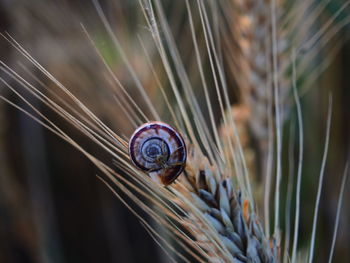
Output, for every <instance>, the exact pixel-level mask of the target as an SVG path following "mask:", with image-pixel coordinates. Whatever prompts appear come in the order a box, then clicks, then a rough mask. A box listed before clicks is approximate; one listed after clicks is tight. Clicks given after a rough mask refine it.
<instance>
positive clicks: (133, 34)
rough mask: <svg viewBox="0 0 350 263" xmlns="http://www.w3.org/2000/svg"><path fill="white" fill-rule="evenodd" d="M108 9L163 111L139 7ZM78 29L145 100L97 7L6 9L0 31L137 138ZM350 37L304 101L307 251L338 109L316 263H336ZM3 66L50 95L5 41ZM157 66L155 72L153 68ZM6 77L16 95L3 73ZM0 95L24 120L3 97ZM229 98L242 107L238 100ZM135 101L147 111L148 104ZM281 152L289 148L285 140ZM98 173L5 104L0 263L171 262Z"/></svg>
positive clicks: (60, 4)
mask: <svg viewBox="0 0 350 263" xmlns="http://www.w3.org/2000/svg"><path fill="white" fill-rule="evenodd" d="M100 2H101V5H102V7H103V10H104V11H105V12H106V15H107V17H108V19H109V21H110V23H111V25H112V27H113V30H115V33H116V35H117V36H118V37H119V39H120V41H121V43H122V45H123V46H124V47H125V48H126V53H127V54H128V55H129V58H130V60H131V62H132V64H133V66H134V67H135V68H136V69H137V72H138V74H139V76H141V79H142V81H143V83H146V84H145V86H146V88H147V92H148V93H149V94H150V96H151V97H152V98H154V99H155V100H156V99H157V96H159V94H158V93H159V92H158V91H157V90H156V89H155V88H154V87H155V85H154V80H153V79H152V78H151V77H150V75H151V73H150V72H149V71H147V70H143V68H144V64H145V62H144V60H143V59H141V56H142V54H141V53H142V52H141V51H140V49H139V48H138V45H136V44H135V43H137V41H138V40H137V37H138V36H141V37H143V34H144V35H146V34H147V30H146V29H145V28H144V27H143V24H144V22H143V20H142V14H141V13H140V11H139V6H138V4H137V1H136V0H135V1H133V0H130V1H107V0H106V1H100ZM174 2H175V1H174ZM174 2H170V1H164V4H165V8H167V9H166V10H168V12H169V19H170V21H173V23H172V26H173V27H174V30H175V32H177V33H178V34H177V35H176V34H175V38H176V37H177V38H178V40H179V43H180V45H183V46H185V45H186V41H185V38H186V37H184V36H181V32H182V30H183V27H185V28H186V25H183V24H182V21H181V15H180V14H181V11H182V9H181V7H177V6H176V5H175V4H174ZM81 24H83V25H84V26H85V27H86V29H87V30H88V32H89V33H90V34H91V35H92V36H93V38H94V39H95V40H96V41H97V42H96V43H98V44H99V45H100V46H99V47H98V48H99V49H100V50H101V52H102V54H103V55H104V56H105V57H107V59H108V60H109V64H110V65H111V67H112V69H113V71H114V72H115V73H116V74H117V75H118V76H119V77H120V79H121V81H122V82H123V83H124V84H125V85H126V86H127V87H130V90H131V94H133V95H134V96H136V97H137V94H138V93H137V90H136V89H135V87H132V85H133V84H132V81H131V80H130V77H129V76H128V75H127V74H126V70H125V65H124V64H123V62H122V60H121V59H120V54H116V53H115V51H114V49H113V45H112V43H111V41H110V39H109V38H108V36H107V35H106V33H105V31H104V29H103V26H102V24H101V21H100V19H99V17H98V15H97V14H96V10H95V9H94V6H93V5H92V3H91V2H90V1H84V0H79V1H68V0H67V1H64V0H62V1H34V0H31V1H25V0H14V1H6V0H0V31H1V32H9V33H10V35H11V36H12V37H14V38H15V39H16V41H18V42H19V43H21V45H23V46H24V47H25V48H26V49H27V50H28V52H29V53H30V54H31V55H32V56H33V57H34V58H35V59H37V60H38V61H39V62H40V63H41V64H42V65H43V66H44V67H45V68H46V69H47V70H48V71H49V72H51V73H52V74H53V75H54V76H55V77H56V78H57V79H58V80H59V81H60V82H62V83H63V84H64V85H65V86H66V87H68V88H69V89H70V90H71V91H72V92H73V93H74V94H75V95H76V96H77V97H78V98H79V99H81V100H82V101H83V102H84V103H86V105H88V106H89V108H90V109H91V110H92V111H93V112H95V113H96V114H97V115H98V116H99V117H100V118H101V119H102V120H103V121H105V122H106V123H107V124H108V125H110V127H112V128H113V129H114V130H115V131H117V132H119V133H121V134H125V135H126V136H129V135H130V133H131V132H132V127H130V125H128V124H127V123H128V122H127V121H126V119H125V116H123V115H122V114H121V110H120V107H119V105H118V104H117V103H116V101H115V100H114V99H113V96H111V94H112V93H111V90H113V86H112V85H111V84H110V81H109V79H108V78H106V77H105V72H104V70H103V69H102V68H103V66H102V64H101V62H100V59H99V57H98V55H97V54H96V53H94V50H93V47H92V46H91V43H89V40H88V38H87V37H86V35H85V34H84V32H83V30H82V27H81ZM349 37H350V27H349V26H348V27H347V28H345V30H344V39H343V41H344V45H343V46H342V48H341V49H340V51H339V53H338V54H337V55H336V57H335V58H334V60H333V62H332V63H331V65H330V67H329V68H328V69H327V71H326V72H325V73H324V74H322V76H321V77H320V78H319V80H318V81H317V82H316V83H315V84H314V87H313V88H312V89H311V90H310V91H309V92H308V93H307V94H306V95H305V96H304V97H303V98H302V107H303V114H304V115H303V117H304V125H305V129H304V134H305V167H304V176H305V179H304V185H303V188H302V200H304V201H303V206H302V224H301V233H302V234H301V239H302V240H303V242H306V241H307V238H308V237H307V236H303V233H308V232H309V231H310V225H311V224H312V212H311V211H313V205H314V196H315V193H316V191H317V181H316V180H315V177H317V176H318V173H319V169H320V165H321V159H322V152H323V144H324V136H325V125H326V115H327V107H328V96H329V92H330V91H331V92H332V96H333V101H334V103H333V105H334V108H333V120H332V131H331V140H330V151H329V156H328V161H327V166H326V177H325V182H324V192H323V196H322V199H321V207H320V219H319V223H318V233H317V235H318V237H317V244H316V251H317V252H316V253H321V254H318V255H317V256H316V259H317V262H325V261H323V257H325V258H326V257H327V256H328V254H327V253H328V247H329V246H330V243H331V239H332V234H333V233H332V231H333V222H334V217H335V213H336V205H337V203H336V202H337V198H338V193H339V187H340V181H341V174H342V171H343V169H344V164H345V162H346V160H348V157H347V156H349V155H348V152H349V143H350V141H349V140H350V42H349ZM145 38H146V37H145ZM146 43H148V42H147V41H146ZM183 55H184V56H186V54H183ZM0 59H1V60H2V61H4V62H5V63H7V64H8V65H10V66H11V67H12V68H14V69H16V70H18V71H19V72H20V73H21V74H23V75H26V76H30V75H29V74H28V72H26V71H25V70H24V69H23V68H22V67H21V65H25V66H26V68H28V69H29V70H30V71H31V74H33V75H32V76H31V78H32V81H33V83H35V84H36V85H38V83H39V82H38V81H37V80H35V79H34V78H33V76H35V77H36V78H38V79H39V80H41V81H42V84H45V85H52V83H51V84H50V82H49V81H48V80H47V79H45V78H44V77H43V76H42V74H40V73H39V72H37V70H35V69H34V67H32V66H31V65H30V64H29V63H28V62H26V61H25V60H24V59H23V57H22V56H21V55H20V54H19V53H18V52H16V50H15V49H14V48H13V47H11V46H10V45H9V44H8V43H7V42H6V41H5V40H4V39H3V40H0ZM189 59H190V58H189ZM154 62H155V65H157V61H154ZM189 70H190V69H189ZM0 76H1V77H4V78H5V79H6V80H7V81H8V82H9V83H11V80H10V79H8V77H6V76H3V75H2V72H1V73H0ZM229 79H230V77H229ZM12 84H13V85H17V84H16V83H14V82H12ZM232 85H233V84H232ZM0 93H1V94H3V95H5V96H6V97H7V98H10V99H12V100H14V101H15V102H16V103H17V104H18V105H19V106H21V107H24V108H26V105H24V104H23V102H21V101H19V100H18V99H17V98H16V97H15V96H14V95H13V94H11V92H9V90H7V89H6V88H5V87H2V86H1V85H0ZM231 96H232V97H235V96H236V95H235V92H234V91H233V92H232V94H231ZM139 100H140V105H141V107H142V103H143V102H142V98H141V97H140V98H139ZM31 102H32V103H33V104H34V105H36V106H37V107H38V108H39V109H42V110H43V112H44V113H45V114H47V115H48V116H49V118H50V119H51V120H53V121H54V122H55V123H58V124H59V125H60V126H62V127H65V128H66V129H68V130H69V131H70V134H71V135H72V136H73V137H74V138H75V139H76V140H77V141H78V142H79V143H81V144H82V145H84V146H85V147H86V148H87V149H88V150H89V151H91V152H93V153H94V154H95V155H96V156H98V157H100V158H101V159H103V160H105V161H106V162H108V163H112V162H113V160H106V156H105V154H104V153H103V152H102V151H101V150H100V149H98V148H96V146H95V145H94V144H93V143H92V142H91V141H89V140H88V139H87V138H85V137H84V136H82V135H81V134H80V133H79V132H78V131H77V130H75V129H74V128H72V127H70V126H69V125H67V123H66V122H65V121H64V120H63V119H62V118H60V117H58V116H57V115H55V114H54V113H53V112H51V111H49V110H48V109H47V108H44V107H43V106H42V105H41V104H40V102H39V101H36V100H32V101H31ZM163 107H165V106H164V105H163V104H162V103H159V104H158V105H157V108H158V109H159V110H160V111H162V108H163ZM294 117H295V116H294ZM164 118H167V116H164ZM285 141H286V142H285V143H288V141H287V139H286V140H285ZM285 169H286V170H287V169H288V167H287V166H286V168H285ZM99 173H100V172H99V171H98V169H97V168H95V167H94V166H93V164H91V163H90V162H89V161H88V160H87V159H86V158H84V157H83V156H82V155H81V154H80V153H79V152H78V151H77V150H75V149H73V147H71V146H70V145H68V144H67V143H64V142H62V141H61V140H60V139H59V138H57V137H56V136H54V135H53V134H52V133H50V132H49V131H48V130H46V129H45V128H43V127H42V126H40V125H39V124H37V123H36V122H34V121H33V120H31V119H30V118H28V117H27V116H25V115H24V114H21V113H20V112H19V111H18V110H16V109H14V108H13V107H10V106H9V105H7V104H5V103H3V102H2V101H1V100H0V262H1V263H17V262H18V263H19V262H21V263H22V262H28V263H29V262H42V263H44V262H45V263H46V262H52V263H56V262H57V263H58V262H76V263H79V262H84V263H89V262H91V263H94V262H105V263H107V262H168V259H167V257H166V255H165V254H164V252H162V250H161V249H160V248H159V247H158V246H157V245H156V243H155V242H154V241H153V240H152V238H151V237H150V236H149V235H148V233H147V232H146V231H145V230H144V228H143V227H142V225H141V224H140V223H139V222H138V220H137V219H136V218H135V217H134V216H133V215H132V214H131V213H130V212H129V211H128V209H126V208H125V207H124V206H123V205H122V204H121V203H120V202H119V201H118V200H117V198H116V197H115V196H114V195H113V194H112V193H111V192H110V191H109V190H108V188H107V187H106V186H105V185H104V184H103V183H101V181H100V180H98V178H97V177H96V175H97V174H99ZM346 189H347V190H346V194H345V196H344V206H343V210H342V217H341V222H340V231H339V237H338V240H337V248H336V251H335V253H336V254H335V259H334V262H350V245H349V244H350V224H349V223H350V206H349V200H350V191H349V183H347V186H346ZM145 217H147V216H146V215H145ZM282 217H283V216H282ZM322 253H324V255H322ZM324 260H325V259H324Z"/></svg>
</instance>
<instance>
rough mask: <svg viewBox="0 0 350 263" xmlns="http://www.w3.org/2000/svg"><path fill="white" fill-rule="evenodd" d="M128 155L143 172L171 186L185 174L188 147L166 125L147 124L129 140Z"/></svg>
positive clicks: (159, 123) (172, 129) (171, 128)
mask: <svg viewBox="0 0 350 263" xmlns="http://www.w3.org/2000/svg"><path fill="white" fill-rule="evenodd" d="M129 155H130V158H131V160H132V162H133V164H134V165H135V166H136V167H138V168H139V169H140V170H143V171H145V172H148V173H150V174H151V173H152V175H156V176H157V177H158V179H159V180H160V182H161V183H162V184H164V185H168V184H171V183H172V182H173V181H174V180H175V179H176V178H177V177H178V176H179V175H180V174H181V172H182V171H183V169H184V166H185V163H186V145H185V142H184V140H183V138H182V137H181V135H180V134H179V133H178V132H177V131H176V130H175V129H174V128H173V127H171V126H170V125H168V124H166V123H163V122H148V123H145V124H142V125H141V126H140V127H138V128H137V129H136V131H135V132H134V133H133V135H132V136H131V138H130V141H129Z"/></svg>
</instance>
